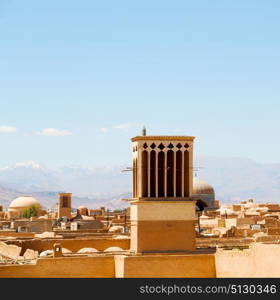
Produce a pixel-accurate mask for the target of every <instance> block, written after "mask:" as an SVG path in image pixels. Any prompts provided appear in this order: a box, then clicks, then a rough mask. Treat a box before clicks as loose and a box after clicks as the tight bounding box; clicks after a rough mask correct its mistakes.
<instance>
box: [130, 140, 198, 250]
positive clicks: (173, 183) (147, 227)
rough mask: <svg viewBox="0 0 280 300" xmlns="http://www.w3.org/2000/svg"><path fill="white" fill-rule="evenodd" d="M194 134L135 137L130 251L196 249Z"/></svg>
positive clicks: (133, 143) (133, 141)
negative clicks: (193, 194)
mask: <svg viewBox="0 0 280 300" xmlns="http://www.w3.org/2000/svg"><path fill="white" fill-rule="evenodd" d="M193 142H194V137H191V136H146V135H143V136H137V137H134V138H132V148H133V199H132V200H131V250H132V251H135V252H167V251H168V252H178V251H189V250H194V249H195V201H193V200H192V198H191V196H192V187H193Z"/></svg>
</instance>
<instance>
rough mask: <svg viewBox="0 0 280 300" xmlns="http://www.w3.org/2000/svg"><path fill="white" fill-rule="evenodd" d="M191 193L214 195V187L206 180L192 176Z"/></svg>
mask: <svg viewBox="0 0 280 300" xmlns="http://www.w3.org/2000/svg"><path fill="white" fill-rule="evenodd" d="M193 194H194V195H202V194H207V195H214V194H215V191H214V188H213V187H212V186H211V185H210V184H208V183H207V182H205V181H203V180H200V179H197V178H194V179H193Z"/></svg>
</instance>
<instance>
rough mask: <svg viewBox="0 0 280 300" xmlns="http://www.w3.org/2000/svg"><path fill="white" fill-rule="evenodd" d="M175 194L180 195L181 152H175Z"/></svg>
mask: <svg viewBox="0 0 280 300" xmlns="http://www.w3.org/2000/svg"><path fill="white" fill-rule="evenodd" d="M176 196H177V197H182V152H181V151H177V153H176Z"/></svg>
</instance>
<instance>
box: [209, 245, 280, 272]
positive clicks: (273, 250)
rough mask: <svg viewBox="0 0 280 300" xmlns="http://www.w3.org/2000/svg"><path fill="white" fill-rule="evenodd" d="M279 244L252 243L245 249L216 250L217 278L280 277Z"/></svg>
mask: <svg viewBox="0 0 280 300" xmlns="http://www.w3.org/2000/svg"><path fill="white" fill-rule="evenodd" d="M279 256H280V245H276V244H259V243H256V244H252V245H251V247H250V248H249V249H247V250H243V251H240V250H218V251H217V253H216V255H215V260H216V262H215V264H216V272H217V277H218V278H233V277H235V278H236V277H237V278H238V277H239V278H250V277H251V278H252V277H257V278H263V277H264V278H275V277H277V278H278V277H280V261H279V259H278V258H279Z"/></svg>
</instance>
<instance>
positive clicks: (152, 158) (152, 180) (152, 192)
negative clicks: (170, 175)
mask: <svg viewBox="0 0 280 300" xmlns="http://www.w3.org/2000/svg"><path fill="white" fill-rule="evenodd" d="M155 196H156V151H154V150H152V151H151V153H150V197H155Z"/></svg>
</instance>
